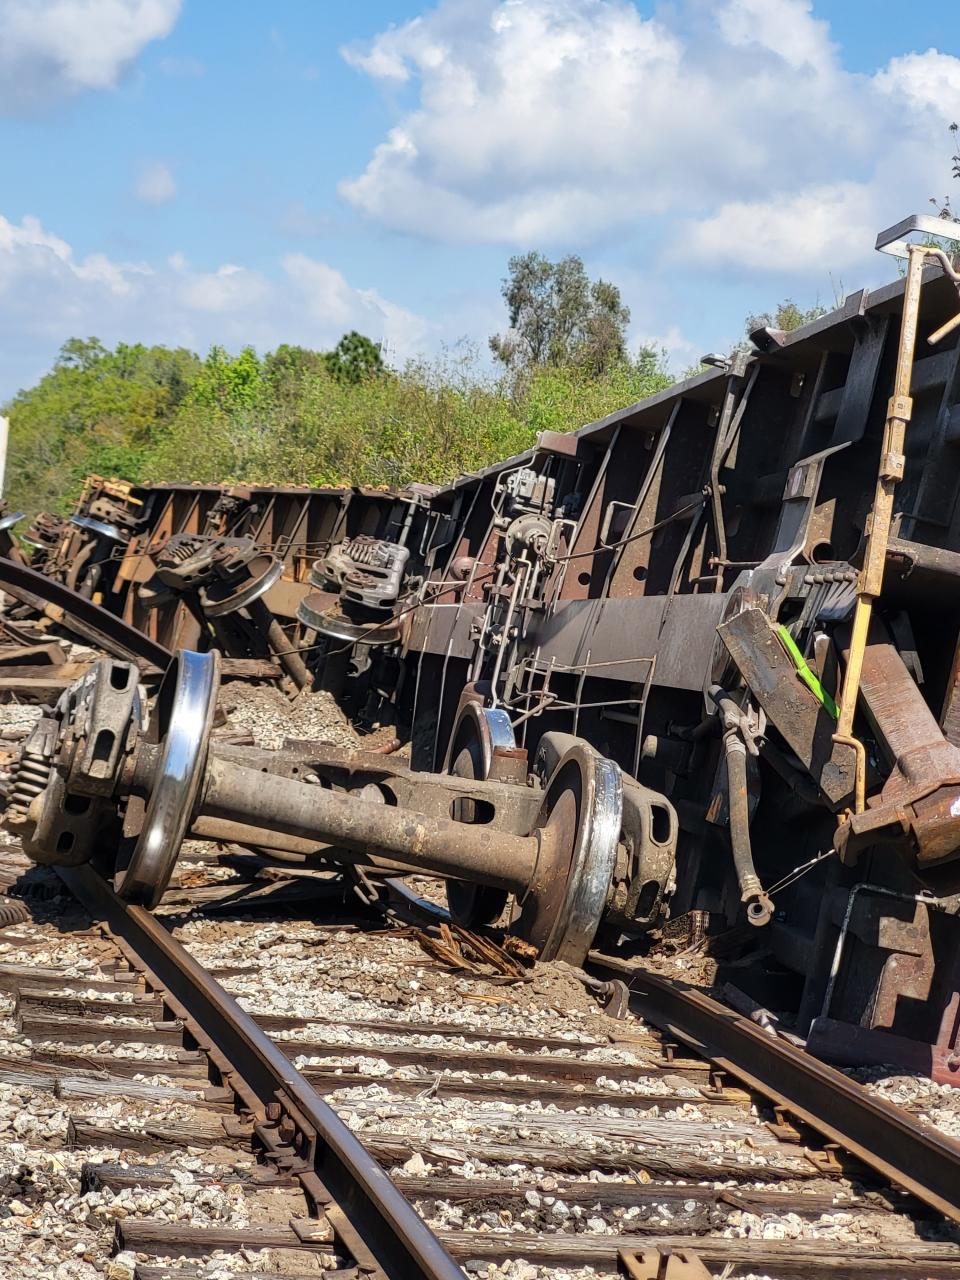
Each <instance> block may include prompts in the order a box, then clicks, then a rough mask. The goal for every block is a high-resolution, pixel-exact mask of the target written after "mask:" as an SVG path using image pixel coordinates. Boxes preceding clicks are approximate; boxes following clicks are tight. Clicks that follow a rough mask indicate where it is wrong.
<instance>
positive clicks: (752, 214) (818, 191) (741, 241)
mask: <svg viewBox="0 0 960 1280" xmlns="http://www.w3.org/2000/svg"><path fill="white" fill-rule="evenodd" d="M881 219H882V214H881V213H880V211H879V210H878V208H877V204H876V200H875V193H874V192H872V191H871V190H870V188H869V187H866V186H863V185H860V184H858V183H855V182H838V183H836V184H834V185H832V186H822V187H811V188H808V189H807V190H805V191H801V192H799V193H797V194H788V193H786V194H782V195H780V196H773V197H771V199H769V200H754V201H746V200H735V201H731V202H729V203H728V204H724V205H721V206H720V208H719V209H718V210H717V211H716V213H714V214H712V215H711V216H710V217H709V218H704V219H702V220H701V221H699V222H694V223H691V224H688V225H687V226H686V227H685V229H684V231H683V232H682V234H681V235H680V236H679V237H678V238H677V242H676V244H675V246H674V251H673V252H674V256H675V257H677V258H682V257H686V256H690V257H692V258H694V259H696V260H698V261H700V262H712V263H715V264H724V263H733V264H738V265H741V266H750V267H752V268H754V269H755V270H761V271H765V270H768V271H782V272H794V271H817V270H830V269H831V268H835V267H843V266H845V265H846V264H848V263H850V262H851V261H853V262H856V261H858V260H859V259H861V258H862V257H863V256H864V250H865V249H866V248H868V247H869V246H870V245H871V244H872V242H873V239H874V238H875V236H876V232H877V230H878V229H879V227H880V221H881Z"/></svg>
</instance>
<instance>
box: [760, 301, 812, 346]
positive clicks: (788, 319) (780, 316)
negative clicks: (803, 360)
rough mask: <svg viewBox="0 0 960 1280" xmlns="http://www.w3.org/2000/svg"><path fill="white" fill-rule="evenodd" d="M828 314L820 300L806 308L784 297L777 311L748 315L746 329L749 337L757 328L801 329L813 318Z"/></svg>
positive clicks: (785, 330) (786, 330)
mask: <svg viewBox="0 0 960 1280" xmlns="http://www.w3.org/2000/svg"><path fill="white" fill-rule="evenodd" d="M826 314H827V309H826V307H821V305H820V303H819V302H815V303H814V305H813V306H812V307H808V308H807V309H806V310H804V309H803V308H802V307H798V306H797V304H796V303H795V302H794V301H793V299H792V298H784V300H783V302H781V303H780V305H779V306H778V307H777V309H776V310H775V311H761V312H760V314H759V315H754V316H747V319H746V323H745V325H744V329H745V332H746V335H747V337H748V338H749V337H750V335H751V333H755V332H756V330H757V329H781V330H783V331H784V332H787V333H788V332H789V331H790V330H791V329H799V328H800V326H801V325H804V324H809V323H810V321H811V320H818V319H819V318H820V316H825V315H826Z"/></svg>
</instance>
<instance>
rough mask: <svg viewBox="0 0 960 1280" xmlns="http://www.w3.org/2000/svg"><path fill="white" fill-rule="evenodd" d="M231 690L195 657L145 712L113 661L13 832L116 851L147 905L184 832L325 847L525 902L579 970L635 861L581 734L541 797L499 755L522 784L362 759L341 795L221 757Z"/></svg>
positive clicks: (68, 696) (43, 741)
mask: <svg viewBox="0 0 960 1280" xmlns="http://www.w3.org/2000/svg"><path fill="white" fill-rule="evenodd" d="M218 683H219V680H218V659H217V656H216V655H215V654H198V653H192V652H190V651H187V650H184V651H181V652H180V653H179V654H178V655H177V658H176V660H175V661H174V663H173V664H172V665H171V667H170V669H169V670H168V672H167V675H166V677H165V679H164V682H163V684H162V686H161V689H160V692H159V694H158V697H157V701H156V705H155V706H154V708H153V710H152V712H151V714H150V716H149V717H146V716H145V713H144V709H143V701H142V698H141V694H140V692H139V688H138V684H137V674H136V669H135V668H134V667H133V666H132V665H130V664H127V663H122V662H116V661H113V660H109V659H105V660H103V661H101V662H99V663H98V664H97V665H96V667H94V668H93V669H92V671H91V672H90V673H89V674H88V675H87V676H86V677H84V679H83V680H82V681H81V682H79V683H78V684H77V685H76V686H74V687H73V688H72V689H70V690H68V691H67V692H66V693H65V694H64V695H63V696H62V697H61V699H60V702H59V703H58V704H57V707H56V709H55V711H54V713H53V715H51V716H45V717H44V718H43V719H42V720H41V721H40V723H39V724H38V726H37V729H36V730H35V731H34V732H33V733H32V734H31V736H30V738H28V739H27V740H26V742H25V743H24V749H23V752H22V755H21V759H20V762H19V767H18V768H15V770H14V780H13V784H12V787H11V791H10V795H9V797H8V806H7V811H6V814H5V816H4V822H5V825H6V826H7V827H8V829H10V830H13V831H15V832H17V833H18V834H19V835H20V836H21V837H22V839H23V843H24V848H25V849H26V851H27V852H28V853H29V854H30V855H31V856H32V857H34V858H35V859H36V860H37V861H42V862H48V863H61V864H63V863H68V864H72V865H77V864H78V863H81V862H84V861H87V860H89V859H90V858H91V857H92V856H93V854H94V853H95V852H98V851H100V850H102V849H103V848H104V847H105V846H106V845H107V843H108V842H111V841H112V843H113V845H114V847H115V848H116V851H117V854H116V867H115V883H116V886H117V889H118V891H119V892H120V893H121V895H122V896H124V897H126V898H128V899H129V900H132V901H137V902H141V903H143V904H145V905H147V906H155V905H156V904H157V902H159V900H160V898H161V896H162V894H163V892H164V890H165V889H166V887H167V884H168V883H169V880H170V876H171V874H172V872H173V869H174V866H175V864H176V860H177V857H178V856H179V851H180V846H181V843H182V841H183V839H184V837H185V836H186V835H188V834H194V833H195V834H197V835H201V834H203V833H206V832H209V831H210V830H211V829H213V830H217V829H218V828H219V829H221V830H223V829H229V828H231V827H235V828H237V829H239V830H250V831H255V832H256V831H259V832H261V833H272V834H273V835H274V837H275V838H277V839H278V842H279V843H283V841H284V840H287V841H292V842H296V843H295V845H294V847H297V845H298V844H299V842H301V841H304V842H307V844H306V846H305V847H306V848H307V849H309V848H310V847H311V845H313V846H315V847H316V850H317V853H318V855H319V856H320V857H321V858H322V860H323V861H324V862H327V863H331V862H332V863H334V864H342V863H347V864H349V863H359V864H361V865H362V866H364V867H365V868H373V869H375V870H376V869H378V868H384V869H389V871H391V872H395V870H396V869H397V868H398V867H399V868H401V869H408V870H410V871H419V872H426V873H428V874H432V875H437V876H440V877H443V878H446V879H449V880H451V881H455V882H457V883H464V882H466V883H472V884H476V885H480V886H483V887H484V888H486V889H489V890H491V891H496V890H500V891H506V892H507V893H511V894H513V895H514V898H515V900H516V907H517V910H516V911H515V913H514V914H515V921H514V929H515V931H516V932H518V933H519V934H520V935H521V936H523V937H525V938H527V939H528V940H529V941H530V942H531V943H532V944H533V945H534V946H535V947H536V948H537V950H538V952H539V953H540V954H541V955H542V956H543V957H545V958H561V959H565V960H569V961H572V962H574V963H579V962H580V961H582V960H583V958H584V956H585V954H586V951H587V949H588V948H589V946H590V944H591V942H592V941H593V938H594V935H595V934H596V931H597V928H598V927H599V925H600V922H601V919H602V917H603V914H604V911H605V909H606V907H607V903H608V899H610V900H611V901H612V898H613V896H614V889H615V885H616V873H617V870H618V867H622V865H623V864H624V862H625V860H629V859H628V857H627V853H626V851H625V846H624V841H625V840H626V839H627V838H626V837H625V836H624V835H623V833H622V830H621V827H622V821H623V812H624V804H623V788H622V784H621V777H620V770H619V769H618V767H617V766H616V765H615V764H613V763H612V762H611V761H609V760H607V759H605V758H604V757H602V756H600V755H598V753H597V752H596V751H594V750H593V748H591V747H590V746H588V745H587V744H586V743H585V742H583V741H581V740H580V739H578V738H573V737H570V736H568V735H565V734H547V735H546V736H545V737H544V739H543V740H542V742H541V747H540V750H539V752H538V756H537V761H536V762H535V767H536V773H537V775H538V782H539V785H530V784H531V781H532V780H531V779H529V778H528V777H527V771H526V766H525V765H524V764H523V762H522V760H521V759H520V757H521V756H522V753H520V752H517V751H516V750H515V749H507V748H502V749H503V750H504V751H505V753H506V755H507V756H508V757H509V762H508V763H509V766H510V767H509V768H508V769H507V773H508V774H510V775H511V776H512V778H513V780H504V779H503V778H501V779H498V780H490V779H487V778H471V777H465V778H460V777H456V776H448V775H435V774H419V773H412V772H411V771H409V770H406V769H405V766H401V765H391V764H389V763H388V762H381V763H380V765H379V767H377V768H373V767H372V766H369V765H368V766H367V767H366V768H365V769H364V768H358V767H357V765H356V760H357V758H358V757H351V758H348V759H347V760H346V761H341V762H340V763H341V768H340V772H341V773H342V774H344V776H345V777H346V779H347V781H346V783H345V784H344V783H340V784H339V785H340V786H341V788H342V789H339V790H337V789H334V784H333V783H332V782H331V773H330V771H329V770H328V771H327V774H326V775H324V776H323V777H321V776H318V773H315V772H313V771H312V770H311V769H310V768H305V769H304V770H303V772H304V773H305V774H306V775H307V777H308V778H309V779H310V780H304V779H303V776H302V774H301V776H284V771H285V768H286V770H287V772H288V774H290V775H293V774H298V772H299V771H300V765H301V764H303V763H304V760H303V759H301V757H299V756H297V755H296V753H295V752H294V753H283V752H278V753H272V754H275V756H276V764H275V766H273V764H272V762H271V765H265V764H262V763H259V762H260V761H261V760H262V758H263V756H264V755H265V754H267V753H263V752H259V751H257V750H256V749H251V751H250V754H249V755H248V756H246V757H245V756H244V751H243V749H238V748H227V749H225V750H224V752H223V754H222V755H221V754H218V753H217V749H216V746H215V745H211V741H210V733H211V727H212V720H213V711H214V707H215V703H216V694H217V688H218ZM314 754H315V755H316V756H317V757H318V758H319V757H323V756H324V755H325V749H324V748H323V747H322V746H319V745H318V749H317V751H315V753H314ZM326 754H327V755H329V754H330V753H329V749H327V751H326ZM373 758H374V757H367V760H370V759H373ZM333 759H334V763H335V764H336V756H335V755H334V756H333ZM248 761H249V762H248ZM292 761H299V764H296V763H292ZM328 763H329V761H328ZM518 766H519V770H518ZM316 768H317V769H318V770H319V771H320V774H323V765H322V764H318V765H316ZM518 771H519V773H520V775H521V777H519V778H518V777H517V774H518ZM333 774H334V775H335V774H336V769H334V770H333ZM351 778H352V779H353V783H352V784H351V782H350V779H351ZM325 783H326V785H324V784H325ZM351 785H352V786H353V788H354V789H353V790H352V791H351ZM398 796H400V797H402V798H403V799H405V800H406V803H400V802H398ZM451 814H453V815H454V816H449V815H451ZM628 843H629V842H628Z"/></svg>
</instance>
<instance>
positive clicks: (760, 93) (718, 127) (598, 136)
mask: <svg viewBox="0 0 960 1280" xmlns="http://www.w3.org/2000/svg"><path fill="white" fill-rule="evenodd" d="M659 12H660V15H661V16H659V17H657V18H647V17H644V16H643V15H642V14H641V12H640V10H639V8H638V7H637V5H636V4H635V3H633V2H632V0H439V3H437V4H436V6H435V7H433V8H430V9H427V10H426V11H425V12H424V13H422V14H421V15H420V16H419V17H417V18H416V19H414V20H413V21H411V22H407V23H404V24H402V25H399V26H396V27H392V28H390V29H389V30H387V31H384V32H383V33H381V34H380V35H378V36H376V37H375V38H374V39H373V40H372V41H370V42H368V43H367V44H365V45H363V46H354V47H351V48H349V49H346V50H344V51H343V53H344V57H345V58H346V60H347V61H348V62H349V63H350V65H352V66H353V67H355V68H356V69H357V70H358V71H359V72H361V73H363V74H364V75H367V76H369V77H370V78H371V79H372V80H373V81H375V82H376V83H378V84H380V85H381V86H383V88H384V89H385V90H387V91H388V96H387V102H388V103H391V102H394V103H403V104H406V105H405V106H404V107H403V108H402V109H399V110H398V109H397V108H396V107H394V110H395V111H396V113H397V114H396V117H395V120H394V123H393V127H392V128H390V129H389V130H388V132H387V133H386V135H385V136H384V138H383V139H382V140H381V141H380V143H379V144H378V145H377V146H376V147H375V148H374V150H373V152H372V154H371V155H370V157H369V160H368V162H367V165H366V167H365V168H364V170H363V171H362V172H361V173H359V174H357V175H355V176H352V177H348V178H346V179H345V180H344V181H343V182H342V183H341V185H340V192H341V194H342V196H343V197H344V198H345V199H346V200H347V201H348V202H349V203H350V204H352V205H353V206H354V207H355V208H356V209H358V210H359V211H361V212H362V213H364V214H365V215H366V216H368V217H369V218H371V219H373V220H375V221H377V222H379V223H381V224H383V225H385V226H387V227H389V228H391V229H394V230H399V231H404V232H408V233H413V234H416V235H420V236H424V237H427V238H429V239H441V240H464V241H468V242H469V241H471V240H473V241H476V240H480V241H492V242H503V243H506V244H510V245H521V246H525V247H526V246H530V245H535V246H537V247H549V246H550V245H551V244H561V245H575V246H578V247H580V248H583V247H584V246H585V245H586V244H588V243H589V242H590V241H591V240H592V239H596V238H598V237H600V236H609V235H612V234H617V235H627V234H630V233H631V232H632V233H634V234H636V233H637V232H638V231H639V232H640V234H643V230H644V229H648V230H651V231H653V232H654V237H653V239H654V240H655V238H657V233H659V238H661V239H662V238H663V233H664V228H669V227H670V226H671V225H673V226H676V224H677V223H679V224H680V230H679V232H676V237H677V242H678V246H679V247H680V248H681V249H682V248H684V247H685V248H686V249H687V250H688V252H689V253H690V254H691V256H693V257H696V258H697V260H698V261H700V262H714V261H716V262H720V263H723V264H727V265H729V264H732V263H734V262H736V263H738V264H742V265H746V266H748V267H753V268H757V269H761V270H776V269H779V267H780V266H781V265H782V263H783V262H784V261H786V260H789V262H790V264H791V267H794V268H800V267H805V268H811V267H814V266H817V265H819V264H821V263H823V262H826V263H828V264H829V265H830V266H833V267H839V266H847V265H849V264H850V263H851V262H852V261H853V260H854V259H855V260H856V263H857V264H858V265H862V264H863V263H864V262H865V261H867V260H868V259H869V256H870V253H871V247H872V241H873V236H874V233H875V232H876V230H877V229H878V227H879V226H882V225H885V224H886V223H888V222H892V221H895V220H896V219H897V218H898V217H900V216H902V215H903V214H904V213H906V212H910V211H911V210H912V209H914V208H924V207H925V205H926V201H927V199H928V197H929V196H930V195H932V194H933V192H934V191H935V190H939V188H940V187H941V186H942V185H944V183H945V181H946V177H947V173H948V169H949V166H948V162H947V157H948V154H949V152H948V146H949V140H948V137H947V134H946V132H945V124H946V123H949V121H950V120H952V119H956V118H958V117H960V59H958V58H954V57H952V56H950V55H948V54H944V53H940V52H938V51H937V50H928V51H927V52H926V53H913V54H908V55H906V56H904V57H901V58H895V59H893V60H892V61H891V62H890V63H889V64H888V65H887V66H886V67H884V68H880V69H879V70H878V71H877V73H876V74H875V75H873V76H870V75H863V74H853V73H850V72H848V71H846V70H845V68H844V66H843V63H842V59H841V51H840V49H839V48H838V46H837V45H836V43H835V42H834V41H833V40H832V38H831V33H830V28H829V25H828V23H827V22H825V21H824V20H822V19H820V18H817V17H816V16H815V15H814V13H813V4H812V0H718V2H717V3H714V4H713V5H711V6H708V5H706V4H703V3H700V2H699V0H687V3H686V4H681V5H679V6H674V7H672V8H668V7H666V6H664V7H662V8H661V10H660V11H659ZM398 88H402V90H403V92H402V94H399V95H398V94H397V92H396V90H397V89H398ZM411 97H412V98H413V103H412V105H410V103H411ZM667 219H671V220H672V224H671V223H668V222H667ZM745 227H750V228H752V229H753V230H756V229H758V228H759V229H760V236H761V240H760V243H759V244H758V245H757V246H755V247H754V246H749V245H748V246H746V247H744V248H741V249H739V250H736V251H732V250H731V248H730V243H731V241H733V240H735V239H736V238H738V237H740V236H741V235H742V233H743V229H744V228H745ZM669 235H670V231H669V230H668V232H667V236H668V239H669ZM831 244H832V245H833V246H835V249H836V251H835V252H834V253H832V254H831V253H830V252H828V250H829V248H830V245H831Z"/></svg>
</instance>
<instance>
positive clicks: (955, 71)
mask: <svg viewBox="0 0 960 1280" xmlns="http://www.w3.org/2000/svg"><path fill="white" fill-rule="evenodd" d="M874 82H875V84H876V86H877V88H878V89H880V90H881V91H882V92H883V93H886V94H889V95H890V96H891V97H897V96H899V97H901V98H904V99H906V101H907V102H908V103H909V105H910V106H912V107H915V108H920V109H921V110H928V111H932V112H933V114H934V116H935V117H938V118H939V119H941V120H949V121H953V120H955V119H956V118H957V116H960V59H958V58H954V57H952V56H951V55H950V54H948V53H940V52H939V51H938V50H936V49H928V50H927V51H926V53H908V54H904V55H903V56H902V57H900V58H891V60H890V62H889V63H888V64H887V66H886V67H885V68H884V69H883V70H882V71H880V72H878V73H877V75H876V76H875V77H874Z"/></svg>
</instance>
